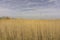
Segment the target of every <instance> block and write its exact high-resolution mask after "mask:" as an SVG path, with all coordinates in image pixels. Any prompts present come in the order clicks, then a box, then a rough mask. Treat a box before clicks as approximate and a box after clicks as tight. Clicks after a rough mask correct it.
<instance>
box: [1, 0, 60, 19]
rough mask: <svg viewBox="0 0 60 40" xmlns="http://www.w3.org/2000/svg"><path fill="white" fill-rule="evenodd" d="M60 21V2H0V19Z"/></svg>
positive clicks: (49, 0)
mask: <svg viewBox="0 0 60 40" xmlns="http://www.w3.org/2000/svg"><path fill="white" fill-rule="evenodd" d="M2 16H9V17H17V18H32V19H57V18H59V19H60V0H0V17H2Z"/></svg>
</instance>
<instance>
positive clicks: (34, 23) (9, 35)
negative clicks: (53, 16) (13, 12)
mask: <svg viewBox="0 0 60 40" xmlns="http://www.w3.org/2000/svg"><path fill="white" fill-rule="evenodd" d="M0 40H60V20H25V19H2V20H0Z"/></svg>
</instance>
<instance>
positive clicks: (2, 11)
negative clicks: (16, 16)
mask: <svg viewBox="0 0 60 40" xmlns="http://www.w3.org/2000/svg"><path fill="white" fill-rule="evenodd" d="M13 13H14V11H13V10H10V9H7V8H2V7H0V17H1V16H13V15H12V14H13Z"/></svg>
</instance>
